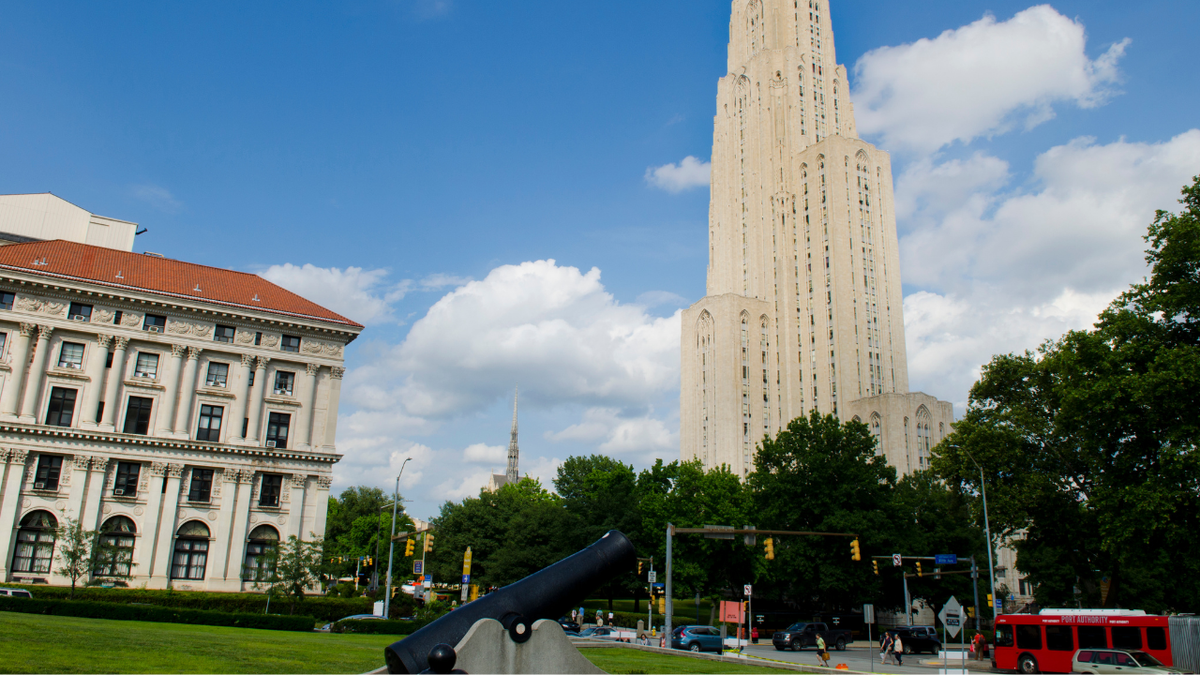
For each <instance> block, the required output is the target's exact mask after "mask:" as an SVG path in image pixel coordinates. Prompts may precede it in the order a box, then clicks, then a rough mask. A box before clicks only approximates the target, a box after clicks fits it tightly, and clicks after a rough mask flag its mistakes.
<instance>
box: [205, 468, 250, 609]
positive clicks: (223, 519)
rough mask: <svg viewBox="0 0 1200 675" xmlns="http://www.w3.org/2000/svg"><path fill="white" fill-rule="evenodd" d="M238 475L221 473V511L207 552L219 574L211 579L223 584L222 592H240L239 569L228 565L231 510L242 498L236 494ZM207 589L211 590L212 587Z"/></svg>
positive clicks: (231, 520)
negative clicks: (218, 580) (213, 538)
mask: <svg viewBox="0 0 1200 675" xmlns="http://www.w3.org/2000/svg"><path fill="white" fill-rule="evenodd" d="M240 473H241V472H239V471H237V470H236V469H225V470H223V471H222V472H221V511H220V516H218V517H217V523H216V527H215V528H214V533H215V536H216V541H214V542H213V545H212V547H211V549H210V550H209V557H210V559H211V560H212V561H213V568H212V569H213V571H214V572H220V573H219V574H215V575H213V579H214V580H217V579H220V580H222V581H224V582H225V586H224V587H223V588H221V589H220V590H224V591H231V590H232V591H236V590H240V586H239V585H238V583H239V581H240V579H241V575H240V570H241V567H236V566H234V567H231V566H230V565H229V537H230V535H231V534H232V532H233V510H234V508H235V507H236V506H237V504H238V499H239V497H242V496H241V495H239V494H238V476H239V475H240ZM209 588H210V589H213V587H212V586H210V587H209Z"/></svg>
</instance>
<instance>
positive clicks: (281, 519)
mask: <svg viewBox="0 0 1200 675" xmlns="http://www.w3.org/2000/svg"><path fill="white" fill-rule="evenodd" d="M279 524H280V525H287V514H284V515H282V516H279Z"/></svg>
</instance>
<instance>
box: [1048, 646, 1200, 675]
mask: <svg viewBox="0 0 1200 675" xmlns="http://www.w3.org/2000/svg"><path fill="white" fill-rule="evenodd" d="M1071 672H1073V673H1138V674H1140V675H1156V674H1157V673H1180V672H1183V671H1180V670H1175V669H1174V668H1168V667H1166V666H1164V665H1163V664H1162V662H1161V661H1159V660H1158V659H1156V658H1154V657H1153V656H1150V655H1149V654H1147V653H1146V652H1141V651H1136V650H1132V651H1125V650H1122V649H1080V650H1079V651H1077V652H1075V658H1073V659H1071Z"/></svg>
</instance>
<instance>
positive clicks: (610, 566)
mask: <svg viewBox="0 0 1200 675" xmlns="http://www.w3.org/2000/svg"><path fill="white" fill-rule="evenodd" d="M636 560H637V552H636V551H635V550H634V548H633V542H631V541H629V537H626V536H625V535H624V534H622V533H621V532H619V531H617V530H609V531H608V532H607V533H606V534H605V535H604V536H603V537H601V538H600V540H599V541H597V542H596V543H594V544H592V545H591V546H588V547H587V548H585V549H583V550H582V551H580V552H578V553H576V554H574V555H571V556H569V557H566V558H563V559H562V560H560V561H558V562H556V563H554V564H553V565H550V566H549V567H546V568H545V569H543V570H541V571H539V572H535V573H533V574H531V575H529V576H527V577H525V578H524V579H521V580H520V581H518V582H516V583H513V584H509V585H508V586H505V587H504V588H501V589H500V590H498V591H496V592H494V593H490V594H488V595H485V596H483V597H482V598H479V599H478V600H475V601H474V602H470V603H468V604H466V605H463V606H462V607H460V608H458V609H456V610H454V611H452V612H450V613H449V614H447V615H445V616H443V617H442V618H440V619H438V620H437V621H434V622H433V623H431V624H429V625H427V626H425V627H424V628H422V629H420V630H418V631H417V632H415V633H413V634H412V635H409V636H408V637H406V638H404V639H403V640H400V641H398V642H394V643H392V644H391V645H388V647H387V648H386V649H384V656H385V658H386V659H387V668H388V672H389V673H419V672H421V671H422V670H425V669H426V668H428V667H429V663H428V659H427V657H428V656H429V652H430V650H431V649H433V648H434V647H435V646H437V645H438V644H442V643H445V644H449V645H452V646H453V645H457V644H458V643H459V641H460V640H462V638H463V636H464V635H466V634H467V631H468V630H470V629H471V626H473V625H475V622H476V621H479V620H480V619H496V620H497V621H499V622H500V623H502V624H503V625H504V627H505V628H506V629H507V630H508V632H509V635H510V636H511V637H512V639H513V640H515V641H517V642H524V641H525V640H527V639H529V636H530V634H531V631H532V627H533V622H534V621H537V620H538V619H552V620H557V619H558V618H559V617H560V616H563V615H564V614H566V613H567V612H569V611H570V610H571V608H572V607H574V606H575V605H576V603H578V602H580V601H581V600H584V599H585V598H586V597H587V594H588V593H590V592H592V591H593V590H595V589H596V588H597V587H599V586H601V585H603V584H604V583H606V582H607V581H608V580H610V579H612V578H613V577H614V576H616V574H617V573H618V572H621V571H623V570H625V569H628V568H630V567H632V566H633V564H634V562H635V561H636Z"/></svg>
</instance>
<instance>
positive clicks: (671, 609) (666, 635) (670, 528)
mask: <svg viewBox="0 0 1200 675" xmlns="http://www.w3.org/2000/svg"><path fill="white" fill-rule="evenodd" d="M674 534H675V526H674V525H672V524H671V523H667V585H666V586H665V587H664V589H665V590H666V594H667V598H666V600H667V602H666V610H667V611H666V616H665V617H664V618H663V646H664V647H666V648H667V649H673V647H672V646H671V618H672V617H673V616H674V613H675V604H674V603H673V602H672V598H671V571H672V570H671V538H672V536H673V535H674Z"/></svg>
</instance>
